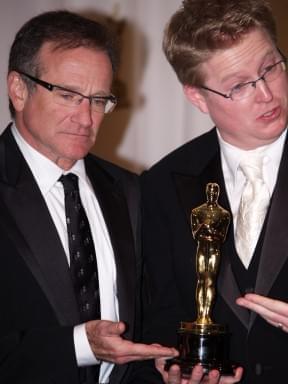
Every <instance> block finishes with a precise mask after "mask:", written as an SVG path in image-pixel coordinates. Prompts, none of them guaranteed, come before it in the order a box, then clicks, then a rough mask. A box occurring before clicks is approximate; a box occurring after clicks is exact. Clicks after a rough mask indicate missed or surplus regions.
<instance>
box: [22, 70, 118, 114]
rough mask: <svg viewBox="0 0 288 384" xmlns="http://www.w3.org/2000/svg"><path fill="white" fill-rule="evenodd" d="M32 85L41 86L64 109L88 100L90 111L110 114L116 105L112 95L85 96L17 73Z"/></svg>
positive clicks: (26, 74)
mask: <svg viewBox="0 0 288 384" xmlns="http://www.w3.org/2000/svg"><path fill="white" fill-rule="evenodd" d="M17 72H18V73H20V74H21V75H23V76H26V77H27V78H28V79H30V80H32V81H33V82H34V83H36V84H38V85H41V87H43V88H45V89H47V90H48V91H50V92H51V94H52V96H53V100H54V102H55V103H56V104H59V105H63V106H65V107H76V106H78V105H80V104H81V103H82V101H83V99H88V100H89V103H90V106H91V109H92V111H95V112H98V113H110V112H112V111H113V109H114V108H115V106H116V104H117V99H116V97H115V96H114V95H112V94H110V95H107V96H104V95H103V96H102V95H96V96H85V95H82V93H80V92H76V91H72V90H71V89H68V88H65V87H61V86H60V85H56V84H51V83H47V82H46V81H44V80H41V79H38V78H37V77H34V76H31V75H29V74H28V73H26V72H23V71H17Z"/></svg>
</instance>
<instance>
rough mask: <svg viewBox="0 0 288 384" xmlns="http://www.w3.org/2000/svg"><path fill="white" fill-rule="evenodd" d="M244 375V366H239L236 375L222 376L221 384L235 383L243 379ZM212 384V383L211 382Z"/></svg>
mask: <svg viewBox="0 0 288 384" xmlns="http://www.w3.org/2000/svg"><path fill="white" fill-rule="evenodd" d="M242 375H243V368H242V367H237V368H236V369H235V372H234V376H221V378H220V381H219V384H234V383H238V382H239V381H240V380H241V377H242ZM209 384H210V383H209Z"/></svg>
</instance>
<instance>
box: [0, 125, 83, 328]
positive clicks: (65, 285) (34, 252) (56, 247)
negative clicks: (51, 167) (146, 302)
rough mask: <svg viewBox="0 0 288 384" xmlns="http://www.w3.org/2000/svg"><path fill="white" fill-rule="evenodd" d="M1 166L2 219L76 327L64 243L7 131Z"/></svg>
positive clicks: (0, 147)
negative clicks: (7, 224) (62, 243)
mask: <svg viewBox="0 0 288 384" xmlns="http://www.w3.org/2000/svg"><path fill="white" fill-rule="evenodd" d="M0 164H1V169H0V196H1V200H2V202H3V206H4V207H3V216H2V217H3V220H7V223H9V224H10V229H9V235H10V237H11V238H12V241H13V243H14V245H15V247H16V248H17V249H18V251H19V254H20V255H21V256H22V257H23V259H24V260H25V262H26V264H27V266H28V267H29V268H30V270H31V272H32V274H33V275H34V277H35V279H36V280H37V281H38V283H39V285H40V287H41V289H42V290H43V292H44V293H45V295H46V297H47V299H48V301H49V302H50V304H51V306H52V307H53V309H54V311H55V314H56V316H57V318H58V320H59V322H60V323H61V324H63V325H69V324H71V325H72V324H75V323H77V321H78V315H77V306H76V302H75V299H74V292H73V287H72V283H71V279H70V273H69V267H68V263H67V259H66V256H65V253H64V250H63V248H62V245H61V241H60V239H59V237H58V234H57V231H56V228H55V226H54V223H53V221H52V219H51V216H50V214H49V212H48V209H47V206H46V203H45V201H44V199H43V198H42V195H41V192H40V190H39V188H38V186H37V184H36V183H35V180H34V178H33V176H32V173H31V172H30V170H29V168H28V166H27V164H26V162H25V160H24V158H23V156H22V154H21V153H20V151H19V149H18V147H17V145H16V143H15V141H14V138H13V137H12V135H11V132H10V131H8V130H7V131H6V132H5V133H4V134H3V136H2V138H1V141H0ZM10 170H11V171H10ZM1 214H2V212H1Z"/></svg>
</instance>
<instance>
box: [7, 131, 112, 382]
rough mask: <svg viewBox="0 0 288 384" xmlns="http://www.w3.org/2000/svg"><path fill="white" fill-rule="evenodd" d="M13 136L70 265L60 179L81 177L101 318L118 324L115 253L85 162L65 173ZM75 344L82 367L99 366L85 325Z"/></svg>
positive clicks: (104, 375) (105, 371)
mask: <svg viewBox="0 0 288 384" xmlns="http://www.w3.org/2000/svg"><path fill="white" fill-rule="evenodd" d="M12 133H13V136H14V138H15V140H16V142H17V144H18V146H19V148H20V150H21V152H22V154H23V156H24V158H25V160H26V162H27V163H28V165H29V167H30V170H31V172H32V174H33V176H34V178H35V180H36V183H37V184H38V187H39V189H40V191H41V193H42V195H43V198H44V200H45V202H46V204H47V208H48V210H49V212H50V215H51V217H52V219H53V222H54V224H55V226H56V229H57V232H58V234H59V238H60V240H61V242H62V245H63V248H64V250H65V253H66V257H67V261H68V263H69V264H70V256H69V246H68V235H67V227H66V216H65V203H64V189H63V185H62V183H61V182H60V181H58V180H59V178H60V176H61V175H62V174H67V173H70V172H71V173H74V174H76V175H77V176H78V178H79V191H80V196H81V201H82V204H83V207H84V209H85V212H86V215H87V218H88V221H89V224H90V227H91V233H92V237H93V241H94V245H95V251H96V257H97V266H98V274H99V290H100V306H101V319H105V320H112V321H118V320H119V308H118V300H117V285H116V266H115V260H114V252H113V248H112V245H111V241H110V237H109V234H108V230H107V227H106V224H105V221H104V217H103V214H102V212H101V208H100V206H99V203H98V200H97V198H96V196H95V193H94V191H93V188H92V186H91V183H90V181H89V179H88V177H87V175H86V171H85V165H84V160H79V161H77V162H76V163H75V164H74V165H73V167H72V168H71V169H70V170H69V171H66V172H64V171H63V169H61V168H60V167H58V166H57V165H56V164H55V163H54V162H52V161H51V160H49V159H48V158H47V157H45V156H43V155H42V154H41V153H39V152H38V151H36V150H35V149H34V148H32V147H31V146H30V145H29V144H28V143H27V142H26V141H25V140H24V139H23V137H22V136H21V135H20V133H19V131H18V130H17V129H16V127H15V125H13V126H12ZM74 345H75V353H76V359H77V364H78V366H79V367H80V366H88V365H92V364H95V363H98V364H99V361H97V359H96V358H95V356H94V354H93V352H92V350H91V348H90V345H89V342H88V339H87V335H86V331H85V325H84V324H81V325H78V326H75V327H74ZM113 366H114V365H113V364H110V363H107V362H102V363H101V368H100V377H99V381H100V382H101V383H109V376H110V373H111V371H112V368H113Z"/></svg>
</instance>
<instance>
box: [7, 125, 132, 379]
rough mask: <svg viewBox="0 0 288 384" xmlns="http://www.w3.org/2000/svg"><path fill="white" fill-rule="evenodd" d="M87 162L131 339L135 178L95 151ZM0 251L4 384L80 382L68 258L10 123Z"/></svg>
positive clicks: (120, 374)
mask: <svg viewBox="0 0 288 384" xmlns="http://www.w3.org/2000/svg"><path fill="white" fill-rule="evenodd" d="M85 166H86V170H87V174H88V176H89V179H90V180H91V183H92V185H93V187H94V189H95V194H96V196H97V199H98V201H99V204H100V206H101V209H102V212H103V215H104V218H105V221H106V224H107V228H108V231H109V234H110V238H111V242H112V246H113V250H114V254H115V262H116V268H117V288H118V299H119V312H120V319H121V320H123V321H125V322H126V323H127V325H128V330H127V332H126V335H125V336H126V337H127V338H129V339H132V338H133V337H134V330H135V301H136V288H137V287H136V286H137V276H138V269H137V268H138V266H139V265H140V264H139V262H138V260H136V257H135V244H136V242H135V240H136V233H137V228H136V223H137V221H138V211H139V210H138V206H139V193H138V183H137V178H136V176H135V175H133V174H131V173H129V172H127V171H124V170H122V169H120V168H118V167H116V166H114V165H112V164H110V163H107V162H105V161H103V160H100V159H98V158H96V157H94V156H92V155H88V156H87V158H85ZM131 223H133V225H131ZM0 255H1V256H0V260H1V262H0V265H1V267H0V308H1V310H0V382H1V384H5V383H9V384H11V383H13V384H16V383H27V384H36V383H37V384H42V383H45V384H46V383H47V384H48V383H55V384H78V383H79V380H78V368H77V364H76V358H75V352H74V343H73V326H74V325H75V324H79V318H78V312H77V307H76V301H75V296H74V292H73V287H72V284H71V280H70V275H69V268H68V263H67V259H66V256H65V253H64V250H63V247H62V245H61V241H60V239H59V237H58V234H57V231H56V228H55V225H54V223H53V221H52V219H51V216H50V214H49V211H48V209H47V206H46V204H45V201H44V199H43V197H42V195H41V193H40V190H39V188H38V186H37V184H36V182H35V179H34V178H33V175H32V173H31V171H30V169H29V167H28V165H27V163H26V162H25V160H24V158H23V156H22V154H21V152H20V150H19V148H18V146H17V144H16V142H15V140H14V138H13V136H12V134H11V131H10V129H9V127H8V128H7V129H6V131H5V132H4V133H3V134H2V135H1V137H0ZM126 371H127V366H117V367H115V368H114V369H113V371H112V374H111V379H110V382H111V383H115V384H116V383H124V382H125V383H126V379H125V377H126V376H127V375H126V373H127V372H126ZM89 384H90V383H89Z"/></svg>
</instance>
